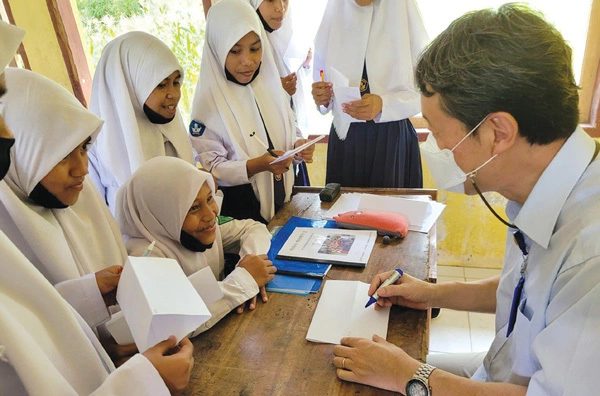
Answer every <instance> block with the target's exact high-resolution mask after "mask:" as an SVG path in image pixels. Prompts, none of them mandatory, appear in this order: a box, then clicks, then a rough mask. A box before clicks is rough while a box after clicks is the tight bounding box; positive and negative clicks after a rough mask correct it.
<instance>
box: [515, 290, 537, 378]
mask: <svg viewBox="0 0 600 396" xmlns="http://www.w3.org/2000/svg"><path fill="white" fill-rule="evenodd" d="M526 303H527V300H526V299H524V300H523V301H521V303H520V304H519V309H517V319H516V321H515V328H514V330H513V332H512V334H511V335H510V338H512V343H511V344H512V345H511V347H512V349H511V352H512V361H513V367H512V372H513V373H514V374H516V375H518V376H519V377H531V376H532V375H533V373H535V371H536V370H535V365H534V363H533V359H532V356H531V320H530V319H529V318H528V317H527V315H525V313H524V312H525V304H526Z"/></svg>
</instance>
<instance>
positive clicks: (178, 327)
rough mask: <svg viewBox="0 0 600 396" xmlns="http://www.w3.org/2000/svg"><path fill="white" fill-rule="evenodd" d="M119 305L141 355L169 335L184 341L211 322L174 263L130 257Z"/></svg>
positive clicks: (123, 275)
mask: <svg viewBox="0 0 600 396" xmlns="http://www.w3.org/2000/svg"><path fill="white" fill-rule="evenodd" d="M117 301H118V302H119V305H120V306H121V310H122V311H123V314H124V315H125V319H126V320H127V324H128V325H129V329H130V330H131V334H132V335H133V339H134V340H135V343H136V345H137V347H138V349H139V351H140V353H142V352H144V351H146V350H147V349H148V348H151V347H153V346H154V345H156V344H158V343H159V342H161V341H163V340H166V339H167V338H168V337H169V336H170V335H174V336H175V337H177V341H179V340H181V339H182V338H183V337H185V336H186V335H187V334H189V333H191V332H192V331H194V330H196V328H198V326H200V325H201V324H202V323H204V322H206V321H207V320H208V319H209V318H210V316H211V315H210V312H209V311H208V308H207V307H206V305H205V304H204V302H203V301H202V298H201V297H200V295H198V292H196V290H195V289H194V287H193V286H192V284H191V283H190V281H189V280H188V278H187V277H186V276H185V274H184V273H183V270H182V269H181V267H180V266H179V264H178V263H177V261H175V260H173V259H167V258H157V257H129V258H128V260H127V262H126V263H125V266H124V267H123V273H122V274H121V280H120V281H119V287H118V289H117Z"/></svg>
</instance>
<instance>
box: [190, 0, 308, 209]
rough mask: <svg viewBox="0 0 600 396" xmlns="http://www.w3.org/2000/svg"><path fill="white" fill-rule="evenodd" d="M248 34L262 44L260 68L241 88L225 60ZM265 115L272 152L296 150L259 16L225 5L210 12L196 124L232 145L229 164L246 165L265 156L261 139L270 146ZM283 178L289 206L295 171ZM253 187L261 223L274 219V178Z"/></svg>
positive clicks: (266, 175) (258, 179)
mask: <svg viewBox="0 0 600 396" xmlns="http://www.w3.org/2000/svg"><path fill="white" fill-rule="evenodd" d="M249 32H254V33H256V34H257V35H258V36H259V37H260V39H261V42H262V49H263V52H262V64H261V67H260V73H259V74H258V76H257V77H256V78H255V79H254V81H253V82H252V83H250V84H248V85H246V86H242V85H239V84H236V83H233V82H231V81H228V80H227V77H226V76H225V60H226V58H227V54H228V53H229V50H230V49H231V48H232V47H233V46H234V45H235V43H237V42H238V41H239V40H240V39H241V38H242V37H244V36H245V35H246V34H248V33H249ZM256 104H258V107H257V106H256ZM259 108H260V112H259V110H258V109H259ZM261 114H262V117H263V119H264V123H265V125H266V126H267V129H268V131H269V136H270V138H271V141H272V142H273V146H274V148H275V149H276V150H284V151H285V150H289V149H291V148H293V144H294V142H295V140H296V137H295V134H296V129H295V125H294V115H293V113H292V110H291V108H290V105H289V96H288V95H287V94H286V92H285V91H284V90H283V87H282V86H281V80H280V79H279V73H278V72H277V66H276V65H275V60H274V59H273V54H272V52H271V46H270V44H269V40H268V39H267V37H266V34H265V31H264V29H263V27H262V24H261V22H260V20H259V19H258V15H257V14H256V11H254V10H253V9H252V7H251V6H250V5H249V4H248V3H245V2H242V1H240V0H222V1H220V2H219V3H217V4H215V5H213V6H212V7H211V8H210V10H209V12H208V17H207V20H206V40H205V43H204V50H203V53H202V65H201V68H200V78H199V79H198V85H197V86H196V93H195V95H194V101H193V105H192V119H193V120H196V121H198V122H202V123H203V124H204V125H206V127H208V128H209V129H210V130H212V131H214V132H215V133H216V134H217V135H219V136H220V137H221V139H223V141H225V142H228V143H230V144H229V145H230V146H231V147H233V149H234V152H233V153H231V155H230V158H231V159H232V160H238V161H242V160H247V159H251V158H255V157H259V156H261V155H263V154H264V153H265V149H264V147H263V146H261V144H260V143H259V142H257V141H256V138H257V137H258V139H260V140H262V142H263V143H265V144H266V143H267V134H266V132H265V128H264V126H263V122H262V121H261ZM252 132H256V137H250V134H251V133H252ZM283 178H284V184H285V191H286V197H285V200H286V201H288V200H289V199H290V195H291V192H292V187H293V184H294V173H293V170H292V168H291V167H290V170H289V171H288V172H287V173H285V174H284V175H283ZM252 186H253V188H254V193H255V194H256V196H257V198H258V200H259V201H260V203H261V206H260V213H261V215H262V217H263V218H265V219H271V218H272V217H273V216H274V214H275V207H274V203H273V195H274V192H273V174H272V173H270V172H261V173H259V174H257V175H255V176H254V177H253V180H252Z"/></svg>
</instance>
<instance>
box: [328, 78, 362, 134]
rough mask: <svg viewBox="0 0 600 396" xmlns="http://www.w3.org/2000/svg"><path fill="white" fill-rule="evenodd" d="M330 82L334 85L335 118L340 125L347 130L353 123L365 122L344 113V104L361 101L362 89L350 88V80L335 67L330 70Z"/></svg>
mask: <svg viewBox="0 0 600 396" xmlns="http://www.w3.org/2000/svg"><path fill="white" fill-rule="evenodd" d="M328 72H329V73H328V74H329V75H328V80H329V81H331V83H332V84H333V107H334V112H333V114H334V118H336V120H337V123H336V124H338V125H340V126H342V125H343V128H344V129H347V127H346V125H347V126H350V124H351V123H353V122H365V120H357V119H356V118H354V117H352V116H350V115H349V114H346V113H344V110H343V108H342V104H344V103H348V102H353V101H355V100H360V99H361V96H360V88H359V87H350V86H349V84H350V80H349V79H348V77H346V76H344V75H343V74H342V73H341V72H340V71H339V70H337V69H336V68H335V67H330V68H329V69H328Z"/></svg>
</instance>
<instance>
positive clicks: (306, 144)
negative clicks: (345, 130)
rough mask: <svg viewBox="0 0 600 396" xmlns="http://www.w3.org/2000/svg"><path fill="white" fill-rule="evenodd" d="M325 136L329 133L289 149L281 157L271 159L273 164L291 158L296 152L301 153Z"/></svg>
mask: <svg viewBox="0 0 600 396" xmlns="http://www.w3.org/2000/svg"><path fill="white" fill-rule="evenodd" d="M325 136H327V135H320V136H317V137H316V138H314V139H313V140H311V141H309V142H306V143H304V144H303V145H301V146H298V147H296V148H295V149H292V150H288V151H286V152H285V153H283V155H280V156H279V157H277V158H276V159H275V160H274V161H271V162H270V163H271V164H276V163H278V162H281V161H283V160H286V159H288V158H290V157H291V156H293V155H294V154H296V153H299V152H300V151H302V150H304V149H305V148H307V147H308V146H311V145H313V144H315V143H317V142H318V141H319V140H321V139H323V138H324V137H325Z"/></svg>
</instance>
